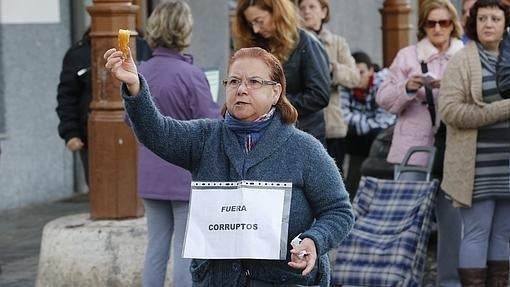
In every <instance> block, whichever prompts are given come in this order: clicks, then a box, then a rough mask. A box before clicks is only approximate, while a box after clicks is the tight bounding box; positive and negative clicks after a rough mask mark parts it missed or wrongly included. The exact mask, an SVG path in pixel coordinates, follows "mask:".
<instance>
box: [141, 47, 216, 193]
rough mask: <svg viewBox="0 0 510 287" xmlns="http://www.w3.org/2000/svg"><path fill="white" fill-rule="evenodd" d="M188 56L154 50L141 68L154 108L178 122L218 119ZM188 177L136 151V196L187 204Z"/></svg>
mask: <svg viewBox="0 0 510 287" xmlns="http://www.w3.org/2000/svg"><path fill="white" fill-rule="evenodd" d="M192 62H193V60H192V58H191V56H189V55H182V54H180V53H178V52H176V51H174V50H171V49H167V48H161V47H160V48H156V49H155V50H154V52H153V57H152V58H151V59H149V60H148V61H147V62H144V63H142V64H141V65H140V68H139V72H140V74H142V75H143V76H144V77H145V79H146V80H147V83H148V84H149V88H150V91H151V94H152V97H153V100H154V102H155V104H156V106H157V107H158V108H159V110H160V111H161V113H162V114H163V115H165V116H170V117H172V118H174V119H179V120H191V119H199V118H220V111H219V108H218V106H217V105H216V104H215V103H214V101H213V99H212V97H211V92H210V88H209V83H208V82H207V79H206V77H205V74H204V72H203V71H202V70H201V69H200V68H198V67H196V66H194V65H193V64H192ZM190 191H191V174H190V173H189V172H188V171H187V170H184V169H182V168H180V167H177V166H175V165H172V164H170V163H168V162H166V161H164V160H162V159H161V158H159V157H158V156H157V155H155V154H154V153H153V152H151V151H150V150H148V149H147V148H146V147H145V146H143V145H142V144H139V149H138V194H139V196H140V197H141V198H144V199H160V200H180V201H188V200H189V197H190Z"/></svg>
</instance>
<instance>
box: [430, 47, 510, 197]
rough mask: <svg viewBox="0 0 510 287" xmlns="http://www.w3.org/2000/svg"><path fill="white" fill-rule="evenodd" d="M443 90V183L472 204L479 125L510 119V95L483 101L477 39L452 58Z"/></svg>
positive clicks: (450, 190) (446, 190)
mask: <svg viewBox="0 0 510 287" xmlns="http://www.w3.org/2000/svg"><path fill="white" fill-rule="evenodd" d="M440 94H441V97H439V113H440V116H441V119H442V120H443V121H444V122H445V123H446V126H447V133H446V151H445V158H444V171H443V183H442V185H441V187H442V188H443V190H444V191H445V192H446V193H447V194H449V195H450V196H451V197H452V198H453V200H454V205H455V206H460V207H470V206H471V200H472V195H473V184H474V177H475V157H476V141H477V134H478V128H480V127H482V126H486V125H490V124H493V123H496V122H499V121H502V120H508V119H510V99H506V100H501V101H497V102H493V103H484V102H483V99H482V66H481V63H480V57H479V55H478V49H477V47H476V43H475V42H470V43H469V44H468V45H467V46H466V47H465V48H464V49H462V50H461V51H459V52H458V53H457V54H455V56H454V57H453V58H452V59H451V60H450V61H449V62H448V67H447V68H446V71H445V73H444V75H443V79H442V80H441V90H440Z"/></svg>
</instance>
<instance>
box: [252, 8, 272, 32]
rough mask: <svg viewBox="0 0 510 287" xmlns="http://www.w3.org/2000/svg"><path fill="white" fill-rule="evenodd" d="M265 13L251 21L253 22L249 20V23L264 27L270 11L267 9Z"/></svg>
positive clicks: (253, 25)
mask: <svg viewBox="0 0 510 287" xmlns="http://www.w3.org/2000/svg"><path fill="white" fill-rule="evenodd" d="M264 12H265V13H264V15H260V16H258V17H257V18H255V20H253V21H251V22H248V24H249V25H250V26H251V27H252V28H253V27H259V28H260V27H262V26H264V23H265V22H266V19H267V17H268V16H269V12H267V11H264Z"/></svg>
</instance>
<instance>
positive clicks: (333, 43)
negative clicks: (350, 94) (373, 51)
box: [318, 28, 360, 138]
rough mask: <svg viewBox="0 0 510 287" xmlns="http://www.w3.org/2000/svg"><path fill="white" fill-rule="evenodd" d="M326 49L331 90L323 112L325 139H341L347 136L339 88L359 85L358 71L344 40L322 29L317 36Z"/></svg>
mask: <svg viewBox="0 0 510 287" xmlns="http://www.w3.org/2000/svg"><path fill="white" fill-rule="evenodd" d="M318 37H319V39H320V40H321V42H322V44H324V47H325V48H326V51H327V53H328V56H329V62H330V63H331V68H332V72H331V88H330V98H329V104H328V106H327V107H326V109H325V110H324V117H325V121H326V138H343V137H345V135H346V134H347V124H346V123H345V121H344V118H343V116H342V111H341V110H340V104H341V103H340V94H339V92H338V89H339V88H340V87H339V86H343V87H347V88H353V87H354V86H356V85H358V83H359V77H360V75H359V71H358V69H357V68H356V63H355V62H354V58H353V57H352V56H351V51H350V49H349V46H348V45H347V42H346V41H345V39H344V38H342V37H340V36H338V35H335V34H333V33H331V31H329V30H328V29H326V28H322V31H321V33H320V34H319V35H318Z"/></svg>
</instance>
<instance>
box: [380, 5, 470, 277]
mask: <svg viewBox="0 0 510 287" xmlns="http://www.w3.org/2000/svg"><path fill="white" fill-rule="evenodd" d="M462 33H463V32H462V27H461V25H460V23H459V20H458V16H457V11H456V10H455V7H454V6H453V4H452V3H451V2H450V0H425V1H424V2H423V3H422V6H421V9H420V14H419V19H418V31H417V37H418V43H416V44H414V45H410V46H408V47H405V48H402V49H401V50H400V51H399V52H398V53H397V55H396V57H395V59H394V60H393V63H392V64H391V66H390V68H389V73H388V75H387V77H386V79H385V81H384V82H383V84H382V85H381V87H380V88H379V91H378V93H377V95H376V100H377V103H378V104H379V106H381V107H382V108H384V109H386V110H387V111H389V112H391V113H393V114H395V115H397V116H398V117H397V122H396V125H395V129H394V132H393V139H392V142H391V146H390V151H389V153H388V157H387V161H388V162H389V163H391V164H394V165H398V164H400V163H401V161H402V160H403V158H404V155H405V154H406V153H407V151H408V150H409V149H410V148H411V147H413V146H432V145H434V142H435V134H436V132H437V131H438V129H439V126H440V118H439V115H438V112H437V102H438V99H439V98H440V97H441V95H440V93H439V88H440V87H441V85H442V84H444V81H442V80H441V79H442V77H443V73H444V71H445V69H446V65H447V63H448V61H449V60H450V59H451V57H453V55H454V54H455V53H457V52H458V51H459V50H461V49H462V48H463V43H462V41H461V40H460V37H461V35H462ZM429 160H432V159H430V158H429V155H428V154H425V153H417V154H414V155H413V156H412V157H411V158H410V160H409V164H411V165H417V166H425V165H426V163H427V162H428V161H429ZM438 161H442V159H438ZM400 178H401V179H409V180H423V179H424V178H423V174H421V173H412V172H409V173H406V174H403V175H402V176H401V177H400ZM436 219H437V224H438V253H437V254H438V274H437V279H438V284H437V286H458V285H459V283H458V279H457V272H456V266H457V259H456V258H457V257H458V256H457V254H458V247H457V246H458V242H459V240H460V227H459V226H460V221H459V215H458V211H457V210H456V209H455V208H453V207H452V205H451V203H450V202H449V201H448V200H447V199H446V198H445V196H444V194H443V193H441V192H440V193H439V195H438V200H437V203H436Z"/></svg>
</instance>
